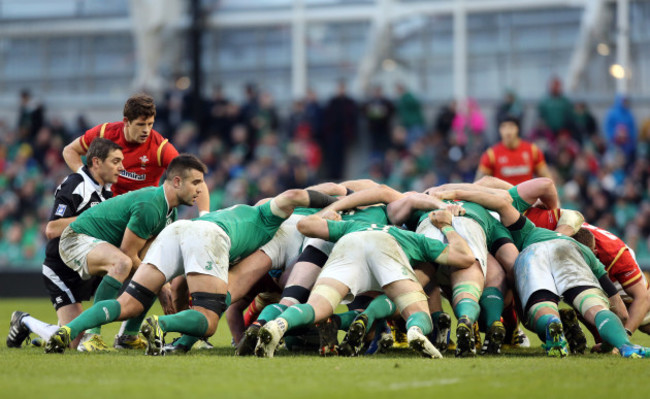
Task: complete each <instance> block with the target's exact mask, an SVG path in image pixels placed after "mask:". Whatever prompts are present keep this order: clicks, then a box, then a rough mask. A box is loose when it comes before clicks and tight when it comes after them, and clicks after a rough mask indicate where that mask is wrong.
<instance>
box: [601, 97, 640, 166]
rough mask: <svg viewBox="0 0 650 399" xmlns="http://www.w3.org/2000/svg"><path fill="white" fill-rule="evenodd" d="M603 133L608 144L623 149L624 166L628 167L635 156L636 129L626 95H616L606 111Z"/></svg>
mask: <svg viewBox="0 0 650 399" xmlns="http://www.w3.org/2000/svg"><path fill="white" fill-rule="evenodd" d="M605 135H606V137H607V143H608V144H609V145H610V146H614V147H618V148H620V149H621V151H623V153H624V154H625V157H626V159H627V163H626V167H629V166H630V165H631V164H632V163H633V162H634V159H635V156H636V143H637V131H636V123H635V122H634V116H633V115H632V112H630V109H629V100H628V98H627V97H625V96H623V95H617V96H616V99H615V100H614V105H612V107H611V108H610V109H609V111H608V112H607V117H606V119H605Z"/></svg>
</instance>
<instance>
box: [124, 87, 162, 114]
mask: <svg viewBox="0 0 650 399" xmlns="http://www.w3.org/2000/svg"><path fill="white" fill-rule="evenodd" d="M124 116H125V117H126V119H127V120H128V121H133V120H136V119H138V118H139V117H141V116H144V117H145V118H149V117H152V116H156V104H155V103H154V101H153V97H151V96H150V95H148V94H146V93H138V94H134V95H132V96H131V97H129V99H128V100H126V103H125V104H124Z"/></svg>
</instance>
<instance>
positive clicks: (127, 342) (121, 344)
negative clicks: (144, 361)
mask: <svg viewBox="0 0 650 399" xmlns="http://www.w3.org/2000/svg"><path fill="white" fill-rule="evenodd" d="M113 348H115V349H146V348H147V342H146V341H145V340H144V339H142V338H140V336H139V335H126V334H122V335H116V336H115V342H113Z"/></svg>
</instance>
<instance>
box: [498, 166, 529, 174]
mask: <svg viewBox="0 0 650 399" xmlns="http://www.w3.org/2000/svg"><path fill="white" fill-rule="evenodd" d="M528 173H530V167H529V166H527V165H522V166H504V167H503V168H502V169H501V174H502V175H504V176H517V175H526V174H528Z"/></svg>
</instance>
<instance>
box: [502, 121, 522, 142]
mask: <svg viewBox="0 0 650 399" xmlns="http://www.w3.org/2000/svg"><path fill="white" fill-rule="evenodd" d="M499 135H501V142H502V143H503V144H504V145H505V146H506V147H510V146H514V145H516V144H517V141H518V140H519V119H517V118H515V117H514V116H506V117H505V118H503V119H501V121H500V122H499Z"/></svg>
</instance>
